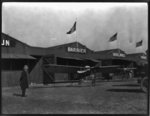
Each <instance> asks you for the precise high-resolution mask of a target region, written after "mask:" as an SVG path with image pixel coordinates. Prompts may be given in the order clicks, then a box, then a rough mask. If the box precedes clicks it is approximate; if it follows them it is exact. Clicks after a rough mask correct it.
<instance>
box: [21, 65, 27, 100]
mask: <svg viewBox="0 0 150 116" xmlns="http://www.w3.org/2000/svg"><path fill="white" fill-rule="evenodd" d="M28 77H29V73H28V66H27V65H24V67H23V71H22V73H21V77H20V87H21V90H22V97H25V93H26V89H27V88H29V84H28Z"/></svg>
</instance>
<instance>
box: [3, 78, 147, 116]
mask: <svg viewBox="0 0 150 116" xmlns="http://www.w3.org/2000/svg"><path fill="white" fill-rule="evenodd" d="M20 94H21V90H20V88H19V87H11V88H2V113H3V114H114V113H115V114H146V112H147V97H146V96H147V95H146V94H145V93H143V92H142V91H141V90H140V87H139V86H138V84H137V83H136V81H118V82H117V81H116V82H115V81H112V82H111V81H110V82H97V85H96V87H91V85H90V83H84V84H83V85H82V86H78V85H71V84H55V87H54V85H48V86H42V85H38V86H32V87H30V88H29V90H28V91H27V97H24V98H23V97H21V96H20Z"/></svg>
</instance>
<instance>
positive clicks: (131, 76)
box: [129, 70, 133, 79]
mask: <svg viewBox="0 0 150 116" xmlns="http://www.w3.org/2000/svg"><path fill="white" fill-rule="evenodd" d="M129 78H130V79H131V78H133V71H132V70H130V72H129Z"/></svg>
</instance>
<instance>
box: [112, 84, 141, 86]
mask: <svg viewBox="0 0 150 116" xmlns="http://www.w3.org/2000/svg"><path fill="white" fill-rule="evenodd" d="M112 86H117V87H119V86H127V87H138V86H139V85H138V84H121V85H112Z"/></svg>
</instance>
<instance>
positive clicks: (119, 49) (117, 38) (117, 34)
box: [117, 34, 120, 55]
mask: <svg viewBox="0 0 150 116" xmlns="http://www.w3.org/2000/svg"><path fill="white" fill-rule="evenodd" d="M118 40H119V39H118V34H117V46H118V50H119V55H120V44H119V41H118Z"/></svg>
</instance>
